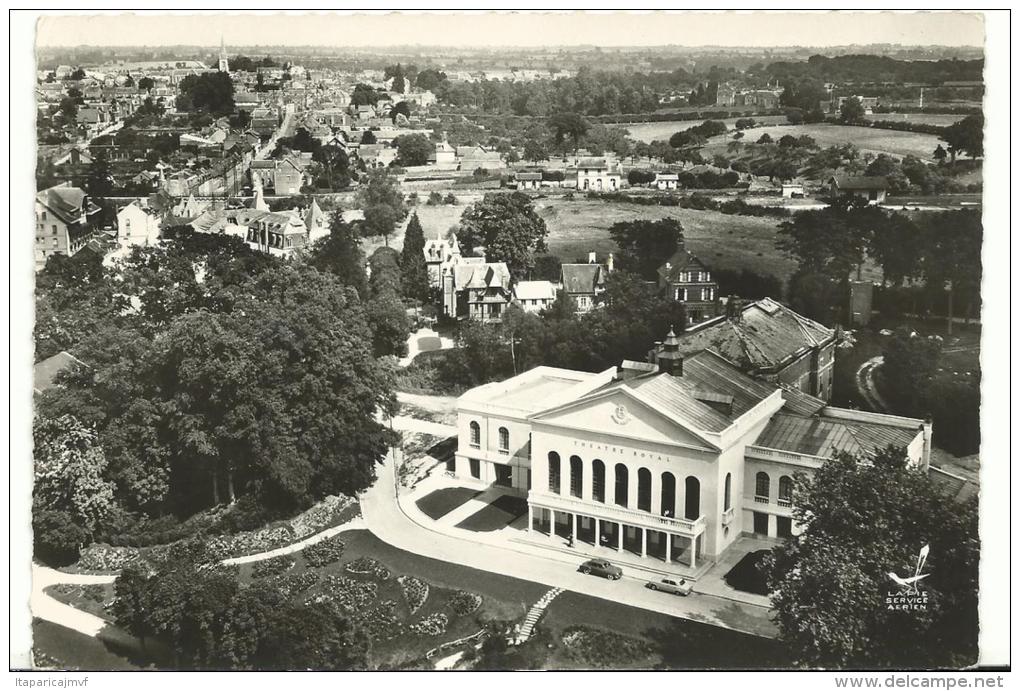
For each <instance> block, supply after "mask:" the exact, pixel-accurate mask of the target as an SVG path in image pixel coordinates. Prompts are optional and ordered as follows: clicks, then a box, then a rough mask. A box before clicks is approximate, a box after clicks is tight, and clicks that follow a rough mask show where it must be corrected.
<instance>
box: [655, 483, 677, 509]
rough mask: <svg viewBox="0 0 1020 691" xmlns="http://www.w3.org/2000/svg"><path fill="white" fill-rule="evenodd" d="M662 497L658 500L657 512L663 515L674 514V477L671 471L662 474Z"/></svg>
mask: <svg viewBox="0 0 1020 691" xmlns="http://www.w3.org/2000/svg"><path fill="white" fill-rule="evenodd" d="M661 487H662V492H661V494H662V499H661V500H660V501H659V513H661V514H662V515H663V516H676V478H675V477H674V476H673V473H663V474H662V485H661Z"/></svg>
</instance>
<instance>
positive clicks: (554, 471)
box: [549, 451, 560, 494]
mask: <svg viewBox="0 0 1020 691" xmlns="http://www.w3.org/2000/svg"><path fill="white" fill-rule="evenodd" d="M549 491H550V492H552V493H553V494H559V493H560V455H559V454H558V453H556V452H555V451H550V452H549Z"/></svg>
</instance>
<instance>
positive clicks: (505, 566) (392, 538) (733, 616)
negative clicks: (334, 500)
mask: <svg viewBox="0 0 1020 691" xmlns="http://www.w3.org/2000/svg"><path fill="white" fill-rule="evenodd" d="M395 423H396V421H395ZM394 426H395V427H396V424H395V425H394ZM360 502H361V511H362V514H363V515H364V517H365V523H366V525H367V526H368V529H369V530H370V531H371V532H372V533H373V534H374V535H375V536H376V537H378V538H379V539H381V540H382V541H383V542H386V543H388V544H390V545H392V546H394V547H397V548H399V549H403V550H406V551H408V552H412V553H414V554H419V555H422V556H426V557H431V558H433V559H439V560H441V561H446V562H451V563H454V564H460V565H461V566H469V567H472V568H475V569H479V570H481V571H487V572H491V573H499V574H503V575H507V576H512V577H515V578H520V579H523V580H528V581H532V582H534V583H541V584H543V585H547V586H549V587H550V588H562V589H564V590H571V591H574V592H577V593H582V594H586V595H591V596H594V597H599V598H603V599H606V600H611V601H614V602H623V603H625V604H628V605H631V606H634V607H638V608H642V609H647V610H651V611H655V612H662V613H665V614H670V615H673V616H677V617H683V618H686V619H691V620H694V621H699V622H703V623H707V624H712V625H715V626H721V627H724V628H728V629H733V630H736V631H742V632H745V633H751V634H754V635H758V636H766V637H770V638H771V637H775V636H776V635H777V633H778V632H777V630H776V627H775V624H773V623H772V621H771V620H770V614H769V610H768V608H766V607H759V606H755V605H752V604H747V603H742V602H735V601H733V600H729V599H726V598H722V597H717V596H714V595H708V594H701V593H697V594H695V595H693V596H690V597H686V598H678V597H672V596H669V595H666V594H664V593H657V592H654V591H651V590H649V589H647V588H646V587H645V583H646V579H645V578H640V577H634V576H632V575H629V574H625V575H624V577H623V578H622V579H621V580H619V581H608V580H603V579H600V578H596V577H594V576H585V575H583V574H581V573H579V572H578V571H577V564H578V562H579V557H578V556H577V555H573V554H568V553H561V552H558V551H555V550H540V549H536V548H535V547H533V546H530V545H527V544H521V543H510V542H508V541H507V540H506V539H505V537H504V538H500V537H498V536H491V535H489V536H486V534H484V533H480V534H478V536H477V537H475V538H467V537H453V536H451V535H449V534H447V533H445V532H442V531H440V530H438V529H436V528H435V527H432V526H434V525H435V523H434V522H432V521H428V520H427V519H421V518H420V519H419V520H420V521H421V522H420V523H419V522H416V521H415V520H412V518H411V517H410V516H409V514H410V513H412V512H414V507H413V505H408V506H402V505H401V504H400V503H398V500H397V496H396V490H395V482H394V473H393V463H392V460H391V458H390V457H388V458H387V460H386V462H385V463H384V464H383V465H382V466H379V467H378V479H377V480H376V482H375V484H374V485H373V486H372V487H371V488H370V489H368V490H367V491H366V492H364V493H363V494H362V495H361V497H360ZM405 511H406V512H405Z"/></svg>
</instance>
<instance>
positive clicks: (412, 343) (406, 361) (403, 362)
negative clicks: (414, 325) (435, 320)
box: [397, 327, 454, 367]
mask: <svg viewBox="0 0 1020 691" xmlns="http://www.w3.org/2000/svg"><path fill="white" fill-rule="evenodd" d="M420 338H435V339H438V340H439V347H438V348H430V349H429V350H421V349H419V347H418V339H420ZM453 345H454V343H453V339H452V338H450V337H449V336H440V335H439V333H438V332H436V331H435V330H433V329H430V328H428V327H422V328H420V329H418V330H417V331H415V332H414V333H413V334H411V335H410V336H408V337H407V355H405V356H404V357H402V358H400V360H398V361H397V364H398V365H400V366H401V367H407V366H408V365H410V364H411V360H413V359H414V356H415V355H417V354H418V353H427V352H431V351H433V350H448V349H450V348H452V347H453Z"/></svg>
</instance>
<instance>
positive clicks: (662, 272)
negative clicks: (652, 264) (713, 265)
mask: <svg viewBox="0 0 1020 691" xmlns="http://www.w3.org/2000/svg"><path fill="white" fill-rule="evenodd" d="M667 265H668V266H669V268H666V267H667ZM658 271H659V276H660V277H661V278H663V279H664V280H668V281H670V282H678V281H679V275H680V272H682V271H708V267H707V266H706V265H705V264H704V262H702V261H701V260H700V259H698V258H697V257H695V256H694V255H693V254H691V253H690V252H688V251H687V250H684V249H681V250H678V251H677V252H676V253H675V254H674V255H673V256H672V257H670V258H669V259H668V260H667V261H666V263H664V264H663V265H662V266H660V267H659V270H658Z"/></svg>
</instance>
